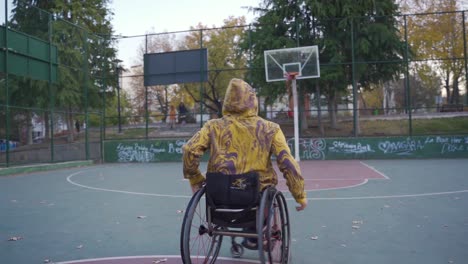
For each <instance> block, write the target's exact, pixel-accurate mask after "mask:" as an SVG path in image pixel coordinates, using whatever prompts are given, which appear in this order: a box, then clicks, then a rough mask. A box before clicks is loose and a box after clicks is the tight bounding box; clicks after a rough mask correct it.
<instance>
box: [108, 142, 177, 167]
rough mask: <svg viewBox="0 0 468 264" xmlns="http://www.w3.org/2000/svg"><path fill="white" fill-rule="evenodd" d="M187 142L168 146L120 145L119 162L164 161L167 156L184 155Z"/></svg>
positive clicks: (167, 144) (118, 148) (170, 143)
mask: <svg viewBox="0 0 468 264" xmlns="http://www.w3.org/2000/svg"><path fill="white" fill-rule="evenodd" d="M185 142H186V140H176V141H168V142H166V144H157V145H156V144H145V143H137V142H135V143H132V144H125V143H119V144H118V145H117V147H116V152H117V161H118V162H153V161H163V160H165V159H164V158H167V156H168V155H169V156H174V155H178V156H180V155H182V146H183V145H184V144H185Z"/></svg>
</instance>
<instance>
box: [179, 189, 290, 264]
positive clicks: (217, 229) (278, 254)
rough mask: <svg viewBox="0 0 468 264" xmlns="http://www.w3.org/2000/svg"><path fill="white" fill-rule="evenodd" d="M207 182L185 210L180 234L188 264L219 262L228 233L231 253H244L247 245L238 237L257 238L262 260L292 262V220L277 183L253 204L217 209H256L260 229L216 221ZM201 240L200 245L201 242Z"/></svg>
mask: <svg viewBox="0 0 468 264" xmlns="http://www.w3.org/2000/svg"><path fill="white" fill-rule="evenodd" d="M205 192H206V187H205V186H203V187H202V188H201V189H200V190H198V191H197V192H196V193H195V194H194V195H193V196H192V198H191V200H190V202H189V204H188V205H187V209H186V211H185V215H184V219H183V223H182V230H181V236H180V252H181V257H182V261H183V263H185V264H191V263H192V262H194V263H207V264H212V263H215V261H216V259H217V257H218V255H219V251H220V248H221V245H222V240H223V237H224V236H229V237H231V243H232V245H231V254H232V256H233V257H241V256H242V254H243V252H244V248H243V246H242V245H241V244H239V243H237V242H236V241H235V238H236V237H244V238H256V239H257V247H258V249H257V250H258V254H259V260H260V262H261V263H289V259H290V243H291V234H290V222H289V213H288V208H287V204H286V199H285V198H284V195H283V194H282V193H281V192H280V191H278V190H277V189H276V188H275V187H271V186H270V187H267V188H265V190H263V191H262V196H261V199H260V202H259V204H258V205H257V206H255V207H252V208H247V209H245V208H227V209H226V208H223V209H219V208H216V209H215V211H216V212H222V213H227V214H230V213H232V214H239V213H242V212H245V210H255V211H256V212H255V215H256V219H255V222H256V230H257V232H256V233H253V232H244V231H243V230H239V228H241V227H242V223H241V225H233V226H234V227H233V226H232V225H217V224H215V223H213V219H212V216H211V213H210V212H211V209H213V208H211V207H210V206H209V204H208V203H207V202H206V199H205V201H202V199H203V198H205V196H206V195H205ZM197 243H198V245H197Z"/></svg>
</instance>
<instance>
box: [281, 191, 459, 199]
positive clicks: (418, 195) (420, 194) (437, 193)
mask: <svg viewBox="0 0 468 264" xmlns="http://www.w3.org/2000/svg"><path fill="white" fill-rule="evenodd" d="M456 193H468V190H459V191H450V192H432V193H418V194H399V195H377V196H360V197H359V196H358V197H334V198H327V197H323V198H308V199H307V200H309V201H326V200H368V199H390V198H410V197H424V196H436V195H448V194H456ZM286 200H292V198H287V199H286Z"/></svg>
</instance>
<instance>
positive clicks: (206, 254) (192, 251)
mask: <svg viewBox="0 0 468 264" xmlns="http://www.w3.org/2000/svg"><path fill="white" fill-rule="evenodd" d="M203 194H204V189H202V190H201V191H200V192H198V193H196V194H195V195H194V196H193V198H192V200H191V201H190V203H189V206H188V207H187V210H186V215H185V217H184V223H183V225H182V236H181V254H182V258H183V261H184V263H186V264H189V263H207V264H213V263H214V262H215V260H216V258H217V255H218V253H219V249H220V246H221V241H222V237H221V236H213V235H211V234H212V233H211V231H212V229H213V227H212V225H211V223H209V222H208V220H207V219H206V206H205V203H204V202H200V200H201V198H202V196H203Z"/></svg>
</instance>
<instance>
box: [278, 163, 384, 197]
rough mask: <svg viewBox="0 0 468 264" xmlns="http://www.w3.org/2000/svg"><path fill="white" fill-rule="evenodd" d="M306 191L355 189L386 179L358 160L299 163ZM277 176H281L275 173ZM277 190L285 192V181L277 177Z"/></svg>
mask: <svg viewBox="0 0 468 264" xmlns="http://www.w3.org/2000/svg"><path fill="white" fill-rule="evenodd" d="M300 167H301V171H302V175H303V177H304V180H305V185H306V190H307V191H317V190H330V189H342V188H350V187H356V186H359V185H363V184H366V183H367V182H368V180H371V179H381V180H382V179H388V178H387V177H386V176H385V175H383V174H382V173H380V172H378V171H377V170H375V169H374V168H372V167H370V166H369V165H367V164H365V163H363V162H361V161H358V160H341V161H334V160H320V161H310V160H308V161H302V162H301V163H300ZM277 173H278V175H281V173H280V172H279V171H277ZM279 179H280V180H279V184H278V188H279V189H280V190H281V191H287V187H286V181H285V180H284V178H283V177H282V176H279Z"/></svg>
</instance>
